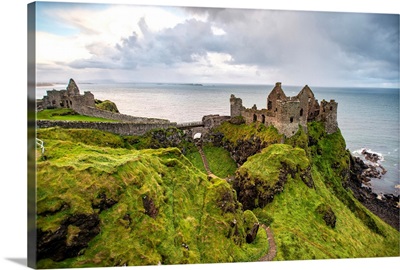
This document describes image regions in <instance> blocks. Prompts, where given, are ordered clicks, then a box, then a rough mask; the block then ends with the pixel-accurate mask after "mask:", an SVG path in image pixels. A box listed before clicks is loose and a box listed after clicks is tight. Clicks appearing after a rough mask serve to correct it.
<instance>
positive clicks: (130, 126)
mask: <svg viewBox="0 0 400 270" xmlns="http://www.w3.org/2000/svg"><path fill="white" fill-rule="evenodd" d="M36 125H37V127H38V128H49V127H56V126H57V127H62V128H85V129H86V128H88V129H98V130H102V131H108V132H112V133H115V134H119V135H124V136H127V135H143V134H145V133H146V132H147V131H149V130H152V129H156V128H169V127H176V123H115V122H81V121H49V120H37V121H36Z"/></svg>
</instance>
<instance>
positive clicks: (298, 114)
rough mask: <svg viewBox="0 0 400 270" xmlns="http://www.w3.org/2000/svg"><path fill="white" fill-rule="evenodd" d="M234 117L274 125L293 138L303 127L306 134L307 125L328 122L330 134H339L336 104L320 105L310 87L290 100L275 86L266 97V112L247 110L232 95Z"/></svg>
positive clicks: (248, 122) (278, 84) (324, 102)
mask: <svg viewBox="0 0 400 270" xmlns="http://www.w3.org/2000/svg"><path fill="white" fill-rule="evenodd" d="M230 103H231V117H236V116H242V117H243V119H244V121H245V122H246V123H247V124H250V123H254V122H261V123H263V124H265V125H266V126H269V125H273V126H275V127H276V128H277V129H278V131H279V132H280V133H282V134H284V135H285V136H286V137H291V136H293V135H294V134H295V133H296V132H297V131H298V129H299V126H301V127H303V129H305V130H306V131H307V122H310V121H314V120H317V121H322V122H324V123H325V129H326V132H327V133H333V132H336V131H337V129H338V123H337V103H336V102H335V101H334V100H331V101H330V102H326V101H322V102H321V105H320V104H319V103H318V100H317V99H315V97H314V93H313V92H312V90H311V89H310V88H309V87H308V85H306V86H304V88H303V89H302V90H301V91H300V92H299V94H298V95H297V96H294V97H287V96H286V95H285V93H284V91H283V90H282V85H281V83H280V82H277V83H276V84H275V87H274V88H273V89H272V91H271V92H270V94H269V95H268V98H267V109H261V110H259V109H257V107H256V105H254V106H253V107H252V108H244V107H243V106H242V100H241V99H240V98H236V97H235V96H234V95H231V99H230Z"/></svg>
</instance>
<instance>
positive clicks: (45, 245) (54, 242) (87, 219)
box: [37, 214, 100, 262]
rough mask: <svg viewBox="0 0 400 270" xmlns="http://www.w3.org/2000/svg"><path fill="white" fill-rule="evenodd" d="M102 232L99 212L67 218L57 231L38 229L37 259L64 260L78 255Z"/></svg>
mask: <svg viewBox="0 0 400 270" xmlns="http://www.w3.org/2000/svg"><path fill="white" fill-rule="evenodd" d="M99 232H100V218H99V216H98V215H97V214H92V215H86V214H77V215H72V216H70V217H68V218H67V219H65V220H64V221H63V222H62V223H61V226H60V227H59V228H58V229H57V230H55V231H50V230H49V231H42V230H41V229H38V231H37V259H38V260H41V259H46V258H50V259H52V260H53V261H57V262H58V261H63V260H65V259H67V258H72V257H76V256H78V255H79V254H80V252H81V251H82V250H83V249H84V248H86V247H87V246H88V243H89V242H90V240H92V239H93V238H94V237H95V236H96V235H97V234H99Z"/></svg>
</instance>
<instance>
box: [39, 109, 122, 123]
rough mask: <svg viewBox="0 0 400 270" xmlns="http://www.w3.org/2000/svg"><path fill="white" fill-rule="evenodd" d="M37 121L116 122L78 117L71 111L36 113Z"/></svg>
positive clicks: (49, 110)
mask: <svg viewBox="0 0 400 270" xmlns="http://www.w3.org/2000/svg"><path fill="white" fill-rule="evenodd" d="M36 119H38V120H61V121H89V122H117V121H115V120H110V119H105V118H100V117H91V116H85V115H80V114H78V113H77V112H75V111H73V110H72V109H67V108H62V109H46V110H42V111H39V112H37V113H36Z"/></svg>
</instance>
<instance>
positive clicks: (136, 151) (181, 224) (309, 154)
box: [37, 122, 400, 268]
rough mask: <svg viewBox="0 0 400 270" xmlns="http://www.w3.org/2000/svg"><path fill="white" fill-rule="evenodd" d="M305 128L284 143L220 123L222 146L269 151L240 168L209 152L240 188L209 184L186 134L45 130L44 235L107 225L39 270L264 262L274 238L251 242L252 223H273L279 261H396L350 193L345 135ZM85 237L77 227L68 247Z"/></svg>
mask: <svg viewBox="0 0 400 270" xmlns="http://www.w3.org/2000/svg"><path fill="white" fill-rule="evenodd" d="M307 130H308V131H307V132H305V131H304V130H303V129H300V130H299V131H298V132H297V133H296V134H295V135H294V136H293V137H291V138H289V139H286V140H285V141H284V143H281V142H283V137H282V136H281V135H280V134H278V132H277V130H276V129H275V128H274V127H265V126H264V125H263V124H260V123H255V124H252V125H244V124H231V123H228V122H226V123H224V124H222V125H221V126H220V127H218V128H217V129H216V130H215V132H214V134H219V135H220V134H221V133H222V134H223V135H224V136H223V137H222V142H221V144H224V145H225V144H233V145H239V146H240V145H241V143H243V141H246V142H249V143H254V144H255V143H257V144H259V145H258V146H259V147H260V148H262V150H261V151H259V153H257V154H255V155H253V156H250V157H249V158H248V159H247V161H246V162H244V163H243V165H242V166H241V167H240V168H238V169H237V168H236V164H235V162H234V161H233V160H232V158H231V157H230V154H229V153H228V152H227V151H226V150H225V149H224V148H223V147H216V146H214V145H211V144H205V145H204V146H203V150H204V152H205V155H206V157H207V160H208V162H209V165H210V167H211V171H212V172H213V173H214V174H215V175H217V176H218V177H221V178H225V177H228V176H231V175H233V174H235V181H233V182H232V183H233V184H232V185H231V184H230V182H228V181H225V180H223V179H220V178H216V179H210V180H209V179H208V178H207V176H206V174H205V170H204V166H203V163H202V160H201V157H200V155H199V153H198V151H197V148H196V147H195V145H194V144H193V143H191V142H188V141H186V140H185V137H184V133H183V132H182V131H181V130H178V129H174V128H171V129H165V130H162V129H159V130H153V131H150V132H148V133H147V134H146V135H144V136H119V135H115V134H111V133H108V132H103V131H98V130H88V129H61V128H49V129H39V130H38V131H37V136H38V138H40V139H42V140H43V141H44V142H45V147H46V150H45V153H44V154H43V155H42V154H41V153H40V151H37V163H38V164H37V209H38V213H37V224H38V228H39V230H40V232H46V233H48V234H52V233H54V234H56V235H57V233H60V228H61V227H62V226H63V224H67V223H66V221H68V220H71V218H74V217H76V216H79V215H81V216H96V217H98V218H99V220H100V226H99V233H98V234H96V235H95V236H94V237H93V238H92V239H89V240H90V241H88V242H87V247H85V248H82V249H81V250H80V251H79V256H73V257H72V258H68V259H63V260H61V261H59V262H56V261H54V260H52V259H50V258H46V259H42V260H40V261H39V263H38V267H39V268H61V267H90V266H96V267H100V266H117V265H121V266H122V265H148V264H158V263H162V264H185V263H211V262H244V261H256V260H258V259H259V258H260V257H261V256H263V255H265V253H266V252H267V251H268V241H267V236H266V233H265V231H264V230H262V229H260V230H259V231H258V234H257V237H256V239H255V241H254V242H253V243H251V244H248V243H246V235H247V234H248V233H249V231H250V230H251V228H252V227H253V225H254V223H255V222H260V223H262V224H265V225H267V226H271V227H272V229H273V232H274V238H275V242H276V244H277V256H276V257H275V260H302V259H325V258H357V257H388V256H398V255H399V253H400V250H399V249H400V247H399V237H400V234H399V232H398V231H396V230H395V229H393V228H392V227H390V226H389V225H387V224H386V223H384V222H383V221H382V220H380V219H379V218H378V217H376V216H375V215H373V214H372V213H371V212H370V211H369V210H367V209H366V208H365V207H364V206H363V205H362V204H361V203H360V202H358V201H357V200H356V199H355V198H354V196H353V195H352V192H351V191H350V190H348V189H346V188H345V186H346V179H347V178H346V177H347V176H348V174H349V158H350V156H349V153H348V151H347V150H346V145H345V141H344V139H343V137H342V135H341V133H340V131H337V132H336V133H333V134H326V132H325V129H324V126H323V124H322V123H318V122H313V123H310V124H309V125H308V127H307ZM219 135H218V136H219ZM225 146H226V145H225ZM263 147H264V148H263ZM243 191H245V192H243ZM243 194H246V196H244V195H243ZM84 232H85V230H84V229H83V228H82V227H79V225H77V224H68V227H66V228H65V237H64V238H62V239H63V243H64V245H65V246H67V247H68V246H74V245H75V244H76V242H77V240H79V239H81V238H85V237H82V234H84ZM216 251H218V252H216Z"/></svg>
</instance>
